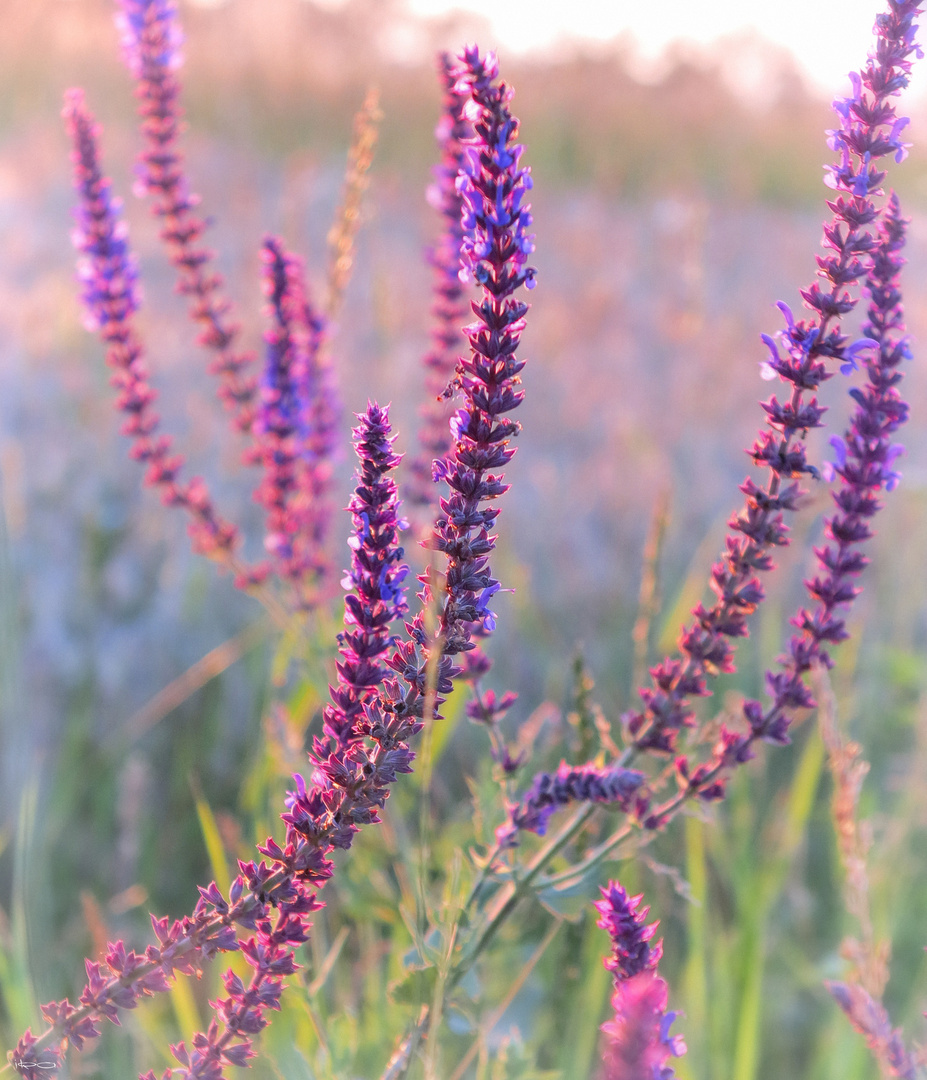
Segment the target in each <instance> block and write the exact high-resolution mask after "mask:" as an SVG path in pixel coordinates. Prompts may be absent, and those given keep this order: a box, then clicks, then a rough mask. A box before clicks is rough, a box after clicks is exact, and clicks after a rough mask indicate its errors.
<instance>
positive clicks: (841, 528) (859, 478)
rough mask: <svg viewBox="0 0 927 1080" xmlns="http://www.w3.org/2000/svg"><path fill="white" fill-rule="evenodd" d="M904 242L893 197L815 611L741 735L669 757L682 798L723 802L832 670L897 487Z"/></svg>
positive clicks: (751, 708) (841, 446) (904, 411)
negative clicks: (737, 775) (759, 744)
mask: <svg viewBox="0 0 927 1080" xmlns="http://www.w3.org/2000/svg"><path fill="white" fill-rule="evenodd" d="M904 239H905V221H904V219H903V218H902V217H901V216H900V210H899V206H898V199H897V197H896V196H895V195H894V194H892V196H891V198H890V199H889V203H888V206H887V208H886V210H885V212H884V214H883V217H882V220H881V222H880V225H879V233H878V237H877V240H876V247H875V249H874V251H873V252H872V260H871V268H870V270H869V271H868V273H867V276H866V292H867V293H868V295H869V306H868V309H867V321H866V323H865V324H864V326H863V331H864V333H865V334H866V335H867V340H868V341H870V342H871V343H872V346H873V348H871V349H869V350H867V353H866V357H867V358H866V360H865V365H866V370H867V382H866V385H865V386H864V387H862V388H854V389H852V390H851V391H850V394H851V396H852V397H853V399H854V400H855V401H856V403H857V409H856V412H855V414H854V416H853V417H852V419H851V421H850V425H849V427H848V429H847V430H846V432H845V433H844V436H843V437H842V438H839V437H836V436H835V437H834V439H832V440H831V444H832V446H833V447H834V449H835V451H836V461H835V462H834V463H832V464H831V465H830V466H829V467H828V468H827V469H825V470H824V472H825V473H827V474H830V475H831V476H833V477H839V478H840V484H839V487H838V490H837V491H835V492H834V493H833V500H834V504H835V506H836V507H837V511H838V512H837V513H836V514H834V515H833V516H832V517H830V518H828V519H827V520H826V522H825V525H826V535H827V538H828V541H829V542H828V544H826V545H825V546H823V547H817V548H815V555H816V556H817V559H818V563H819V564H820V570H821V572H820V573H819V574H818V575H816V576H815V577H813V578H811V579H809V580H807V581H806V582H805V586H806V588H807V589H808V592H809V594H810V596H811V597H812V599H813V600H814V601H816V605H817V606H816V607H815V608H814V610H813V611H809V610H807V609H805V608H802V609H801V610H800V611H799V612H798V614H797V615H796V616H794V618H793V619H792V620H791V621H792V624H793V625H794V626H795V627H797V629H798V630H799V633H798V634H795V635H793V636H792V638H791V640H790V641H789V645H788V651H787V652H786V653H785V655H784V656H782V657H780V660H779V663H780V665H781V670H780V671H768V672H767V673H766V686H767V690H768V692H769V695H770V697H771V699H772V700H771V703H770V705H769V706H768V707H767V708H765V709H764V708H763V705H762V704H761V703H760V702H759V701H752V700H748V701H746V702H745V703H744V706H743V713H744V716H745V717H746V720H747V723H748V731H747V732H746V733H739V732H735V731H731V730H729V729H728V728H727V727H726V725H722V728H721V733H720V736H719V739H718V742H717V744H716V745H715V747H714V749H713V751H712V756H711V758H710V759H709V760H707V761H704V762H702V763H701V764H699V765H697V766H695V767H694V768H693V767H690V765H689V762H688V760H687V759H686V758H685V757H682V756H680V757H678V758H677V759H676V773H677V778H678V780H679V785H680V789H681V791H682V792H684V793H685V794H688V795H696V796H697V797H698V798H700V799H702V800H703V801H711V800H713V799H720V798H722V797H723V796H724V791H725V782H724V777H723V775H722V774H723V772H724V771H725V770H726V769H728V768H730V767H731V766H733V765H736V764H739V763H742V762H744V761H747V760H749V759H750V758H751V757H753V749H752V745H753V743H754V742H755V741H757V740H758V739H763V740H765V741H766V742H771V743H774V744H780V745H782V744H785V743H788V741H789V735H788V729H789V725H790V722H791V717H792V714H793V713H794V712H795V710H796V709H802V708H811V707H812V706H813V705H814V700H813V698H812V695H811V692H810V690H809V689H808V687H807V686H806V685H805V681H804V679H805V676H806V675H807V673H808V672H809V671H810V670H811V668H812V667H813V666H814V665H815V664H823V665H824V666H825V667H831V666H832V664H833V661H832V660H831V657H830V654H829V652H828V646H831V645H837V644H839V643H840V642H841V641H843V640H845V639H846V638H847V637H848V636H849V633H848V631H847V629H846V623H845V620H844V618H843V617H842V616H841V615H840V614H839V611H840V610H841V609H844V608H846V607H848V606H849V604H851V603H852V602H853V600H854V599H855V597H856V596H857V594H858V593H859V591H860V590H859V588H858V586H856V585H855V584H854V580H855V579H856V578H857V577H858V576H859V574H861V573H862V571H863V570H864V569H865V568H866V566H867V565H868V563H869V560H868V558H867V557H866V556H865V555H864V554H863V553H862V552H861V551H860V550H859V545H860V544H861V543H863V542H865V541H866V540H868V539H869V538H870V537H871V536H872V531H871V529H870V527H869V524H868V522H869V521H870V520H871V519H872V518H873V517H874V515H875V514H876V513H877V512H878V511H879V509H880V508H881V505H882V504H881V502H880V501H879V498H878V492H879V491H880V490H881V489H885V490H886V491H890V490H892V489H893V488H894V487H895V486H896V484H897V481H898V473H897V472H895V470H894V469H893V468H892V465H893V462H894V460H895V458H896V457H897V454H898V451H899V447H898V446H897V445H896V444H893V443H892V442H891V438H890V436H891V435H892V434H893V433H894V432H895V431H896V430H897V429H898V428H899V427H900V426H901V424H903V423H904V422H905V420H906V419H907V415H908V406H907V404H906V402H905V401H904V400H903V399H902V397H901V395H900V393H899V390H898V384H899V383H900V381H901V379H902V372H901V370H900V368H901V364H902V362H903V361H904V360H906V359H908V358H909V357H910V348H909V345H908V341H907V338H906V337H905V336H904V333H903V331H904V313H903V310H902V306H901V294H900V292H899V289H898V275H899V273H900V270H901V267H902V266H903V264H904V260H903V258H902V257H901V255H900V251H901V249H902V247H903V246H904ZM667 809H668V807H666V806H664V807H662V808H660V809H659V810H657V811H655V812H653V813H652V814H651V815H650V816H649V817H648V818H647V820H646V821H645V825H647V826H648V827H656V826H658V825H660V824H662V823H663V822H664V821H665V820H666V812H667Z"/></svg>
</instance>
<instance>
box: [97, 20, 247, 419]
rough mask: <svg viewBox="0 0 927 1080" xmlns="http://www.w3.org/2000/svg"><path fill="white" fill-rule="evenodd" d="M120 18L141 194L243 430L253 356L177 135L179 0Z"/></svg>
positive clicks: (221, 391) (226, 398)
mask: <svg viewBox="0 0 927 1080" xmlns="http://www.w3.org/2000/svg"><path fill="white" fill-rule="evenodd" d="M118 6H119V13H118V15H117V22H118V24H119V27H120V30H121V32H122V45H123V56H124V58H125V60H126V64H127V66H128V67H129V70H130V71H131V73H132V75H133V77H134V78H135V80H136V83H137V86H136V97H137V98H138V102H139V105H138V111H139V115H140V116H141V118H142V125H141V129H142V134H143V136H144V138H145V144H146V145H145V149H144V150H143V151H142V153H141V155H140V158H139V165H138V184H137V188H138V190H139V192H140V193H143V194H148V195H151V196H152V198H153V207H152V209H153V211H154V213H155V214H156V215H157V216H158V217H159V218H160V219H161V239H162V240H163V241H164V243H165V245H166V246H167V250H168V254H169V256H170V259H171V262H172V263H173V264H174V267H175V269H176V270H177V272H178V275H179V280H178V289H179V291H180V292H182V293H183V294H184V295H185V296H187V297H188V298H189V301H190V313H191V315H192V317H193V318H194V320H195V321H196V322H197V323H199V324H200V326H201V327H202V329H201V333H200V336H199V338H198V341H199V343H200V344H201V345H203V346H205V347H206V348H208V349H210V350H212V351H213V352H214V353H215V359H214V360H213V361H212V362H211V364H210V371H211V372H212V373H213V374H216V375H218V376H219V377H220V379H221V382H220V387H219V396H220V398H221V399H222V401H223V402H224V403H225V405H226V407H227V408H228V409H229V410H230V412H231V413H232V415H233V417H234V422H235V425H236V426H237V427H238V428H239V429H240V430H242V431H248V430H250V427H251V424H252V422H253V420H254V415H255V413H254V409H255V404H256V402H255V394H256V387H257V383H256V379H255V378H254V376H253V375H251V374H249V373H248V368H249V367H250V366H251V365H252V364H253V362H254V359H255V358H254V355H253V354H252V353H250V352H247V351H242V350H240V349H238V348H237V347H236V344H235V341H236V337H237V335H238V329H239V328H238V326H237V324H236V323H234V322H233V321H232V320H231V318H230V316H229V312H230V309H231V304H230V303H229V301H228V300H227V299H225V298H224V297H223V296H222V295H221V293H220V289H221V287H222V277H221V276H220V275H219V274H218V273H217V272H216V271H215V270H214V269H212V268H211V266H210V262H211V260H212V257H213V253H212V252H211V251H210V250H209V249H208V248H206V247H204V246H203V245H202V243H201V242H200V241H201V237H202V235H203V232H204V231H205V229H206V222H205V221H204V220H203V218H202V217H200V216H199V214H198V213H197V207H198V205H199V202H200V199H199V196H198V195H195V194H193V193H192V192H191V191H190V187H189V183H188V181H187V178H186V174H185V172H184V166H183V155H182V153H181V151H180V149H179V147H178V138H179V135H180V133H181V131H182V130H183V109H182V107H181V105H180V80H179V79H178V77H177V69H178V68H179V67H180V65H181V54H180V45H181V41H182V34H181V31H180V25H179V21H178V17H177V5H176V3H175V2H174V0H118Z"/></svg>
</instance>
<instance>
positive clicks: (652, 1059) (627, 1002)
mask: <svg viewBox="0 0 927 1080" xmlns="http://www.w3.org/2000/svg"><path fill="white" fill-rule="evenodd" d="M602 896H603V899H602V900H599V901H597V902H596V905H595V906H596V909H597V910H598V912H599V914H600V915H601V916H602V917H601V918H600V919H599V921H598V924H597V925H598V926H601V927H602V929H603V930H607V931H608V934H609V936H610V937H611V939H612V954H611V956H610V957H609V958H608V959H607V960H606V961H605V966H606V967H607V968H608V970H609V971H611V972H612V974H613V975H614V979H615V990H614V993H613V994H612V1009H613V1011H614V1015H613V1017H612V1018H611V1019H610V1020H608V1021H606V1022H605V1023H604V1024H603V1025H602V1033H603V1035H604V1036H605V1037H604V1040H603V1050H602V1065H601V1069H600V1071H599V1073H598V1080H673V1077H674V1076H675V1073H674V1072H673V1069H672V1068H671V1067H670V1066H669V1065H667V1064H666V1063H667V1061H668V1060H669V1058H671V1057H681V1056H682V1055H683V1054H684V1053H685V1052H686V1044H685V1040H684V1039H683V1037H682V1036H681V1035H670V1033H669V1029H670V1027H671V1026H672V1024H673V1021H674V1020H675V1019H676V1017H677V1016H678V1015H679V1013H677V1012H673V1011H670V1010H668V1009H667V1007H666V1006H667V1003H668V1000H669V992H668V989H667V985H666V983H665V982H664V980H663V979H662V978H660V976H659V975H658V974H657V964H658V963H659V960H660V957H661V955H662V953H663V943H662V942H657V943H656V945H651V944H650V940H651V938H652V937H653V934H654V931H655V930H656V928H657V925H658V924H657V923H651V924H650V925H649V926H647V925H645V920H646V918H647V914H648V912H649V910H650V909H649V908H646V907H645V908H643V909H641V910H640V911H638V908H639V906H640V902H641V899H642V897H640V896H631V897H629V896H628V894H627V893H626V892H625V890H624V889H623V888H622V886H621V885H620V884H619V883H618V882H617V881H610V882H609V883H608V885H607V886H606V887H605V888H604V889H602Z"/></svg>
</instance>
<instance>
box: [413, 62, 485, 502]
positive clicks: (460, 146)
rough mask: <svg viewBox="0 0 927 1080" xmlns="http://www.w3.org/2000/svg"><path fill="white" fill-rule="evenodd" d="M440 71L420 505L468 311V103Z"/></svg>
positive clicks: (431, 493)
mask: <svg viewBox="0 0 927 1080" xmlns="http://www.w3.org/2000/svg"><path fill="white" fill-rule="evenodd" d="M438 64H439V71H440V75H441V78H442V80H443V82H444V103H443V113H442V116H441V121H440V123H439V124H438V128H437V131H436V135H437V139H438V144H439V146H440V148H441V162H440V164H439V165H437V166H436V167H435V170H434V177H435V182H434V183H433V184H432V185H431V187H430V188H429V189H428V201H429V202H430V203H431V204H432V205H433V206H434V207H435V209H436V210H438V211H439V213H440V214H441V215H442V218H443V219H444V231H443V233H442V235H441V238H440V240H439V241H438V243H437V245H436V246H435V248H434V250H433V251H431V252H430V253H429V261H430V262H431V265H432V267H433V269H434V273H435V283H434V303H433V304H432V308H431V314H432V316H433V319H434V322H433V329H432V345H431V349H430V351H429V352H428V353H427V355H426V356H425V359H424V365H425V368H426V372H427V374H426V380H425V390H426V393H427V395H428V397H427V398H426V400H425V404H424V405H422V407H421V408H420V410H419V413H420V415H421V417H422V419H423V420H424V423H423V425H422V427H421V428H420V429H419V432H418V440H419V444H420V446H421V448H422V456H421V458H419V459H417V460H416V461H414V462H413V463H412V469H411V475H412V482H411V484H410V499H411V501H413V502H415V503H419V504H422V505H424V506H431V505H433V504H434V503H435V502H436V501H437V493H436V488H435V483H434V479H433V477H432V465H431V463H432V461H433V460H434V459H435V458H443V457H445V456H446V455H447V454H448V453H449V451H450V449H451V436H450V429H449V427H448V421H449V419H450V413H451V407H450V405H449V403H448V398H449V397H450V394H449V393H445V390H446V389H448V388H449V386H450V384H451V381H452V379H453V377H454V372H455V369H456V367H457V355H458V352H459V350H460V347H461V346H462V344H463V342H462V340H461V327H462V326H463V324H464V317H465V315H466V312H467V305H466V301H465V297H464V288H463V285H462V283H461V281H460V249H461V244H462V241H463V223H462V221H461V212H462V198H461V194H460V192H459V191H458V189H457V177H458V175H459V173H460V167H461V160H462V157H463V153H464V140H465V139H466V138H467V137H468V136H469V134H470V133H471V129H470V125H469V124H468V123H467V121H466V120H465V119H464V115H463V113H464V106H465V104H466V103H467V101H468V100H469V93H468V91H467V89H466V88H465V87H461V86H460V85H459V84H458V75H457V72H456V68H455V65H454V59H453V57H452V56H450V55H449V54H448V53H441V55H440V56H439V57H438Z"/></svg>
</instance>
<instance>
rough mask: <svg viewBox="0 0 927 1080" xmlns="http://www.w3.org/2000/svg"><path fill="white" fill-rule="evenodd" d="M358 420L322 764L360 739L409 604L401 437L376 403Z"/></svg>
mask: <svg viewBox="0 0 927 1080" xmlns="http://www.w3.org/2000/svg"><path fill="white" fill-rule="evenodd" d="M358 420H359V421H360V423H359V424H358V426H357V427H356V428H355V429H354V440H355V441H354V445H355V448H356V450H357V457H358V461H359V464H358V469H357V473H356V479H357V487H356V488H355V489H354V494H353V495H352V496H351V501H350V504H349V506H348V509H349V510H350V511H351V514H352V516H353V518H354V533H353V535H352V536H351V538H350V540H349V541H348V546H349V547H350V549H351V569H350V570H348V571H346V577H345V579H344V582H343V584H344V586H345V588H347V589H349V590H350V591H349V592H348V595H347V596H346V597H345V602H344V606H345V614H344V622H345V627H346V629H345V630H344V632H343V633H342V634H340V635H339V641H340V643H341V648H340V652H341V661H340V662H339V664H338V684H337V686H332V687H329V691H330V693H331V698H332V703H331V704H330V705H327V706H326V707H325V710H324V714H323V717H324V730H325V734H326V736H327V738H326V739H325V740H318V739H317V740H316V742H315V745H314V747H313V755H314V757H315V759H316V761H317V762H320V763H321V762H324V761H325V759H326V757H328V755H330V754H333V753H334V752H335V751H336V750H338V749H340V750H343V749H345V748H347V747H349V746H350V745H351V744H352V743H355V742H357V741H358V740H359V739H360V738H361V733H360V732H359V731H358V728H357V723H358V720H359V719H361V718H362V717H363V716H364V707H365V705H366V704H367V703H369V702H370V701H371V700H372V699H373V697H374V696H375V694H376V691H377V690H378V688H379V687H380V685H381V684H382V682H383V679H384V676H385V675H386V669H385V668H384V667H383V666H382V665H381V663H380V661H381V659H382V658H383V657H384V656H385V654H386V652H387V650H388V649H389V647H390V645H391V643H392V625H393V623H394V622H395V621H396V619H398V618H399V617H400V616H402V615H404V614H405V612H406V611H407V610H408V607H407V604H406V600H405V589H404V588H403V581H404V579H405V577H406V575H407V574H408V572H409V568H408V566H406V564H405V563H404V562H403V561H402V558H403V551H402V548H401V547H400V546H399V531H400V529H402V528H404V527H405V524H406V523H405V522H404V521H401V520H400V519H399V516H398V504H399V500H398V497H397V493H396V484H395V483H394V481H393V479H392V476H391V475H390V474H391V473H392V472H393V470H394V469H395V468H396V466H397V465H398V464H399V456H398V455H397V454H394V453H393V443H394V441H395V439H396V436H395V435H392V434H391V433H390V430H391V429H390V423H389V410H388V408H386V409H381V408H380V406H379V405H376V404H369V405H368V406H367V411H366V412H365V413H362V414H359V415H358Z"/></svg>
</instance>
